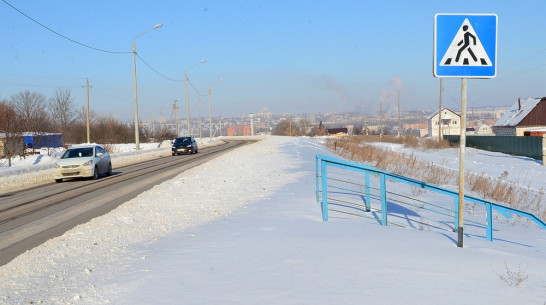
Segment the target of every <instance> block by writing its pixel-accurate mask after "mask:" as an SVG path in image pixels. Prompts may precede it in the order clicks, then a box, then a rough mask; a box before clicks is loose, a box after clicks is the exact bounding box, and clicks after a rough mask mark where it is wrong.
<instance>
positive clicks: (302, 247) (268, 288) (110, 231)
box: [0, 137, 546, 304]
mask: <svg viewBox="0 0 546 305" xmlns="http://www.w3.org/2000/svg"><path fill="white" fill-rule="evenodd" d="M322 141H323V140H322V139H311V138H291V137H263V138H262V141H260V142H258V143H255V144H251V145H247V146H245V147H241V148H238V149H237V150H235V151H232V152H229V153H226V154H224V155H221V156H220V157H218V158H216V159H214V160H212V161H209V162H207V163H206V164H203V165H201V166H199V167H195V168H192V169H190V170H188V171H186V172H184V173H181V174H180V175H179V176H177V177H176V178H174V179H172V180H169V181H166V182H164V183H162V184H160V185H157V186H155V187H154V188H153V189H151V190H149V191H147V192H145V193H142V194H141V195H139V196H138V197H137V198H135V199H133V200H131V201H129V202H126V203H125V204H123V205H121V206H119V207H118V208H117V209H115V210H114V211H112V212H110V213H109V214H107V215H104V216H101V217H98V218H95V219H93V220H92V221H90V222H88V223H86V224H82V225H80V226H78V227H76V228H74V229H72V230H70V231H68V232H67V233H65V234H64V235H63V236H60V237H58V238H54V239H51V240H49V241H47V242H46V243H44V244H42V245H41V246H38V247H36V248H34V249H32V250H30V251H27V252H25V253H23V254H22V255H20V256H19V257H17V258H16V259H14V260H13V261H12V262H10V263H8V264H7V265H4V266H2V267H0V304H363V303H371V304H379V303H384V304H544V302H546V272H544V271H545V270H546V260H545V259H544V257H545V254H546V231H544V230H542V229H539V228H536V227H535V226H529V225H521V224H518V223H503V224H497V223H496V224H495V227H496V228H497V226H498V227H499V228H500V230H501V232H502V239H499V240H495V241H494V242H489V241H487V240H486V239H485V238H484V236H483V234H482V235H469V236H465V247H464V248H462V249H461V248H457V247H456V242H454V241H455V240H456V238H457V236H456V233H453V232H447V231H434V230H430V231H427V230H416V229H402V228H399V227H396V226H387V227H383V226H380V225H378V223H377V221H374V220H370V219H366V218H360V217H350V216H349V217H348V216H339V215H336V216H334V215H332V216H331V217H330V220H329V221H328V222H323V221H322V217H321V211H320V207H319V206H318V205H317V204H316V202H315V163H314V162H315V160H314V158H315V154H317V153H320V154H326V155H332V153H331V152H329V151H327V150H326V149H325V148H324V147H323V146H322V143H321V142H322ZM386 147H390V149H393V150H399V151H402V150H403V149H402V147H401V146H398V145H386ZM150 150H152V151H153V150H157V148H151V149H150ZM144 152H146V150H144ZM441 152H442V153H438V152H419V151H412V153H415V154H417V155H418V157H419V158H422V159H430V160H431V161H433V162H435V163H437V164H442V165H443V166H446V167H449V168H451V167H454V168H457V167H456V166H454V163H455V162H456V161H455V160H456V158H457V155H458V151H457V150H442V151H441ZM467 152H468V155H467V165H468V170H472V171H476V172H477V173H481V172H482V171H484V172H486V173H488V174H490V175H491V176H493V177H496V176H498V175H499V173H502V172H504V171H508V172H509V175H508V176H509V177H515V178H516V179H518V178H519V179H525V183H527V182H528V181H529V182H531V181H535V180H538V182H533V183H534V184H533V187H537V188H540V187H543V184H544V182H543V181H544V180H543V178H540V177H544V174H545V171H546V169H544V167H543V166H539V165H538V164H537V163H536V162H535V161H534V160H532V159H528V158H518V157H511V156H506V155H502V154H496V153H489V152H482V151H478V150H474V149H467ZM154 153H155V154H157V153H161V149H159V152H154ZM406 153H408V152H406ZM135 154H136V153H135ZM42 159H45V157H43V158H42ZM42 159H41V160H40V162H36V163H37V164H40V163H42ZM25 162H26V161H25ZM29 162H30V161H29ZM17 166H20V167H21V168H28V167H34V166H38V165H31V164H26V165H17ZM497 167H501V168H500V169H498V168H497ZM3 170H5V169H1V170H0V172H1V171H3ZM0 175H1V174H0ZM9 179H12V176H8V175H3V176H2V178H0V181H2V180H9ZM0 183H1V182H0ZM518 271H519V272H520V276H519V277H520V278H521V277H525V276H527V279H526V280H525V281H524V282H523V283H522V285H521V286H519V287H516V286H515V285H514V284H513V283H512V281H515V280H516V279H517V278H518V276H517V275H514V273H517V272H518ZM502 277H504V279H503V278H502ZM510 284H512V285H510Z"/></svg>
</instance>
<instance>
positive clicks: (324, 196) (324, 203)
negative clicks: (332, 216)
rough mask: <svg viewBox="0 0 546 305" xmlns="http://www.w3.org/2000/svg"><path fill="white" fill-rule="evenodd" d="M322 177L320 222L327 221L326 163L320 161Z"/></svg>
mask: <svg viewBox="0 0 546 305" xmlns="http://www.w3.org/2000/svg"><path fill="white" fill-rule="evenodd" d="M320 164H321V171H320V172H321V173H320V174H321V175H322V221H328V175H327V173H326V161H324V160H321V161H320Z"/></svg>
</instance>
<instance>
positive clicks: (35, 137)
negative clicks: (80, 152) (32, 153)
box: [23, 132, 63, 149]
mask: <svg viewBox="0 0 546 305" xmlns="http://www.w3.org/2000/svg"><path fill="white" fill-rule="evenodd" d="M23 141H24V144H25V148H33V149H40V148H42V147H52V148H56V147H62V146H63V135H62V134H60V133H43V134H41V133H35V132H31V133H25V134H24V135H23Z"/></svg>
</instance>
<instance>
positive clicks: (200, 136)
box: [197, 96, 203, 139]
mask: <svg viewBox="0 0 546 305" xmlns="http://www.w3.org/2000/svg"><path fill="white" fill-rule="evenodd" d="M197 100H198V101H199V139H202V138H203V133H202V129H201V127H202V126H203V123H202V121H201V97H200V96H197Z"/></svg>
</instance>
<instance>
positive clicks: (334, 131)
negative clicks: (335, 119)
mask: <svg viewBox="0 0 546 305" xmlns="http://www.w3.org/2000/svg"><path fill="white" fill-rule="evenodd" d="M326 131H327V133H328V135H331V136H334V135H337V136H346V135H348V132H347V128H328V129H327V130H326Z"/></svg>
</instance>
